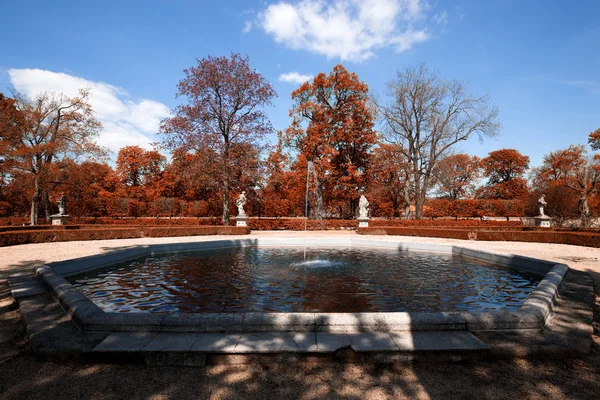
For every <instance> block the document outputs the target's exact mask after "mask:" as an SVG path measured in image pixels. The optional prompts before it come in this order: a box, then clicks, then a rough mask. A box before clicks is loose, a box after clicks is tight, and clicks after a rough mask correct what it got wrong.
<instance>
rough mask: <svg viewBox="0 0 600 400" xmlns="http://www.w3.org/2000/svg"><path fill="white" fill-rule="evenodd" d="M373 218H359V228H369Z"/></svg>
mask: <svg viewBox="0 0 600 400" xmlns="http://www.w3.org/2000/svg"><path fill="white" fill-rule="evenodd" d="M370 219H371V218H369V217H364V218H360V217H359V218H358V227H359V228H368V227H369V220H370Z"/></svg>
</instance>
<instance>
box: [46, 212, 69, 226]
mask: <svg viewBox="0 0 600 400" xmlns="http://www.w3.org/2000/svg"><path fill="white" fill-rule="evenodd" d="M67 219H69V216H68V215H62V214H54V215H51V216H50V221H52V225H66V224H67Z"/></svg>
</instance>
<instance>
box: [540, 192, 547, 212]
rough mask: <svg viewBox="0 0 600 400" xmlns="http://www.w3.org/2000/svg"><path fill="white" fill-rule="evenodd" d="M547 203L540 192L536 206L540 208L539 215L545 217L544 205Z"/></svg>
mask: <svg viewBox="0 0 600 400" xmlns="http://www.w3.org/2000/svg"><path fill="white" fill-rule="evenodd" d="M547 204H548V203H546V199H545V198H544V195H543V194H542V197H540V198H539V199H538V207H539V208H540V215H539V216H540V217H545V216H546V214H544V207H545V206H546V205H547Z"/></svg>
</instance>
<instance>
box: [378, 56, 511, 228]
mask: <svg viewBox="0 0 600 400" xmlns="http://www.w3.org/2000/svg"><path fill="white" fill-rule="evenodd" d="M386 94H387V95H388V96H389V97H390V100H389V101H388V102H387V104H380V105H379V110H380V112H381V114H382V117H383V121H384V123H385V127H386V132H385V133H386V136H387V139H388V140H389V141H390V142H392V143H394V144H396V145H397V146H398V147H399V148H400V149H401V151H402V152H403V153H404V156H405V157H406V159H407V160H408V163H409V164H410V170H408V171H407V172H408V173H409V174H410V176H411V182H410V183H411V185H412V190H413V192H414V196H415V217H416V218H417V219H420V218H422V216H423V205H424V203H425V197H426V196H427V193H428V192H429V190H430V189H431V186H432V183H433V182H432V178H433V171H434V169H435V167H436V164H437V163H438V161H439V160H440V159H441V158H442V157H444V156H445V155H447V153H448V151H449V150H450V149H451V148H452V146H454V145H455V144H456V143H459V142H461V141H465V140H467V139H469V138H470V137H472V136H473V135H477V136H479V138H480V139H481V138H483V137H484V136H496V135H497V134H498V126H499V125H498V122H497V115H498V111H497V109H496V108H495V107H494V106H491V105H490V104H489V100H488V98H487V96H482V97H474V96H472V95H470V94H469V93H468V91H467V87H466V85H465V83H463V82H460V81H447V80H444V79H443V78H441V77H440V76H439V75H438V73H436V72H431V71H430V70H429V69H428V68H427V67H426V66H425V65H424V64H422V65H420V66H412V67H408V68H406V69H405V70H403V71H398V73H397V75H396V78H395V79H393V80H391V81H389V82H388V84H387V90H386Z"/></svg>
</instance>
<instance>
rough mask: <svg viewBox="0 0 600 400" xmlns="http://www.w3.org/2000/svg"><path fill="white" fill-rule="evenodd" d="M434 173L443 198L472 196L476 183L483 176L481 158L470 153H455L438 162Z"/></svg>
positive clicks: (452, 198)
mask: <svg viewBox="0 0 600 400" xmlns="http://www.w3.org/2000/svg"><path fill="white" fill-rule="evenodd" d="M433 175H434V177H435V184H436V186H437V192H438V194H439V196H440V197H441V198H444V199H449V200H458V199H462V198H465V197H472V195H473V194H474V192H475V183H476V182H477V180H478V179H480V178H481V177H482V165H481V159H480V158H479V157H477V156H470V155H468V154H462V153H459V154H453V155H450V156H447V157H444V158H442V159H441V160H440V161H439V162H438V163H437V166H436V168H435V169H434V171H433Z"/></svg>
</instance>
